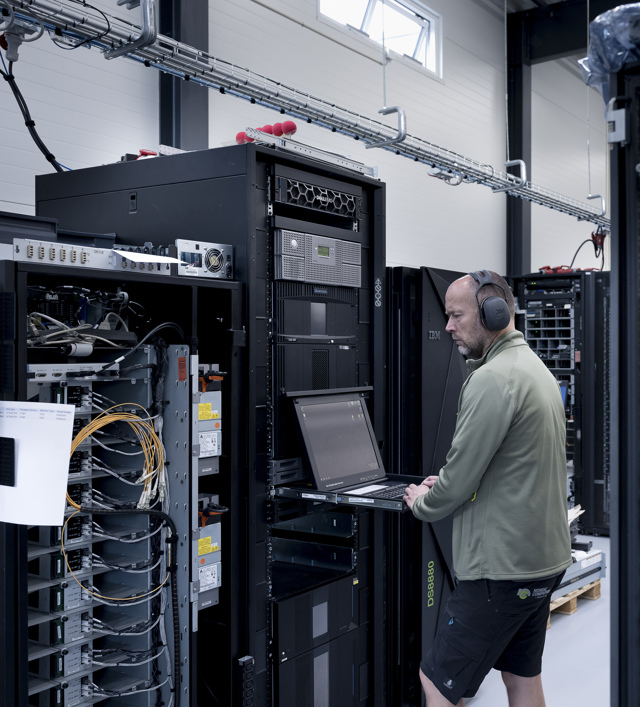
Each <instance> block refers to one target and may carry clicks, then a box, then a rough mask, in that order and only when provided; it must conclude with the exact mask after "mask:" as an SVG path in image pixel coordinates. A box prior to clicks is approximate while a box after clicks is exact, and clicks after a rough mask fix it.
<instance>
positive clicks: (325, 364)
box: [311, 349, 329, 390]
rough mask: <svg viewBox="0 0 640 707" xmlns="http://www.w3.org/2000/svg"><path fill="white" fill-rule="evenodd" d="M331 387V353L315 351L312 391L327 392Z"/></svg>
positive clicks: (313, 355) (322, 350) (312, 354)
mask: <svg viewBox="0 0 640 707" xmlns="http://www.w3.org/2000/svg"><path fill="white" fill-rule="evenodd" d="M328 387H329V352H328V351H327V350H326V349H315V350H314V351H312V352H311V389H312V390H326V389H327V388H328Z"/></svg>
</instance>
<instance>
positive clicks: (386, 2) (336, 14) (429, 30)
mask: <svg viewBox="0 0 640 707" xmlns="http://www.w3.org/2000/svg"><path fill="white" fill-rule="evenodd" d="M319 10H320V13H321V14H322V15H324V16H325V17H328V18H330V19H331V20H333V21H334V22H337V23H339V24H340V25H343V26H344V27H346V28H348V29H352V30H358V31H359V32H361V33H363V34H365V35H366V36H367V37H368V38H369V39H370V40H372V41H374V42H376V43H377V44H380V45H382V44H384V46H385V48H386V49H389V50H391V51H393V52H395V53H396V54H400V55H401V56H404V57H408V58H409V59H412V60H414V61H417V62H419V63H420V64H422V66H424V67H425V68H426V69H428V70H429V71H433V72H434V73H435V74H438V76H440V74H441V71H440V62H439V56H440V52H439V50H438V44H439V42H440V16H439V15H436V14H435V13H434V12H432V11H431V10H429V8H427V7H426V6H425V5H423V4H422V2H420V1H419V0H319Z"/></svg>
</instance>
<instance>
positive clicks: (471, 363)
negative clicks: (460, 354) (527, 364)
mask: <svg viewBox="0 0 640 707" xmlns="http://www.w3.org/2000/svg"><path fill="white" fill-rule="evenodd" d="M522 345H524V346H526V345H527V342H526V341H525V340H524V336H523V335H522V332H520V331H517V330H516V331H509V332H507V333H506V334H503V335H502V336H499V337H498V338H497V339H496V340H495V341H494V342H493V344H491V346H490V347H489V348H488V349H487V350H486V351H485V353H484V356H482V358H470V359H467V369H468V371H469V373H473V372H474V371H477V370H478V368H480V367H481V366H484V364H485V363H487V362H488V361H490V360H491V359H492V358H495V357H496V356H497V355H498V354H499V353H500V352H502V351H504V350H505V349H509V348H511V347H512V346H522Z"/></svg>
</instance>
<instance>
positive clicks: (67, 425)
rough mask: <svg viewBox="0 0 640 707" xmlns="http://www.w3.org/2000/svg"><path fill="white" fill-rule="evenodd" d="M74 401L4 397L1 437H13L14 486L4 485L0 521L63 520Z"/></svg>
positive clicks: (54, 522) (0, 404) (0, 410)
mask: <svg viewBox="0 0 640 707" xmlns="http://www.w3.org/2000/svg"><path fill="white" fill-rule="evenodd" d="M74 415H75V406H74V405H59V404H57V403H26V402H12V401H7V402H4V401H0V436H1V437H12V438H13V439H15V464H16V485H15V486H13V487H10V486H0V521H3V522H5V523H18V524H20V525H62V524H63V523H64V511H65V508H66V505H67V503H66V494H67V477H68V475H69V454H70V453H71V441H72V435H73V418H74Z"/></svg>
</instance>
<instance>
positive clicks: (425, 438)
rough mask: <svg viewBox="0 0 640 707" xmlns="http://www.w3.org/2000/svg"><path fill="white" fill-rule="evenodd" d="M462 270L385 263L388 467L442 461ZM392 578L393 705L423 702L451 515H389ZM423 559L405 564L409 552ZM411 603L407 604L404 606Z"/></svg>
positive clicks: (451, 427) (449, 585) (427, 466)
mask: <svg viewBox="0 0 640 707" xmlns="http://www.w3.org/2000/svg"><path fill="white" fill-rule="evenodd" d="M464 274H465V273H458V272H452V271H448V270H440V269H436V268H427V267H423V268H419V269H418V268H402V267H397V268H389V269H388V271H387V279H388V282H389V302H388V309H389V401H390V402H389V405H390V411H391V414H390V415H389V431H388V434H387V438H388V446H389V448H390V449H391V450H393V453H392V454H391V455H390V461H389V464H390V468H391V469H392V470H393V471H394V472H395V473H402V474H415V475H418V476H423V477H426V476H430V475H432V474H433V475H436V474H438V472H439V470H440V469H441V468H442V466H444V463H445V460H446V455H447V452H448V451H449V449H450V446H451V440H452V439H453V433H454V431H455V423H456V416H457V409H458V397H459V394H460V390H461V388H462V384H463V382H464V380H465V378H466V375H467V370H466V365H465V362H464V358H463V357H462V356H461V355H460V353H459V352H458V350H457V347H456V346H455V345H454V344H453V340H452V339H451V337H450V336H449V335H448V334H447V333H446V331H445V327H446V325H447V317H446V315H445V294H446V291H447V288H448V287H449V285H450V284H451V283H452V282H453V281H454V280H456V279H458V278H459V277H462V276H463V275H464ZM390 523H391V526H392V527H391V543H390V546H391V548H392V558H391V561H392V563H393V565H392V566H393V567H394V571H393V573H392V574H393V576H394V577H396V579H397V581H396V582H395V583H394V585H393V589H394V591H395V596H394V599H392V601H391V604H392V605H393V606H396V607H398V608H397V610H396V611H397V617H396V620H395V621H394V623H393V631H392V632H390V633H389V636H388V641H389V645H390V646H391V647H392V653H393V655H395V656H396V663H395V670H396V674H397V679H396V680H395V686H396V691H395V693H394V694H393V700H392V703H393V704H397V705H407V706H409V705H411V706H412V707H413V706H414V705H419V704H421V685H420V681H419V679H418V669H419V667H420V661H421V658H422V656H423V655H424V654H425V653H426V651H427V650H428V648H429V646H430V644H431V643H432V641H433V640H434V638H435V635H436V631H437V629H438V626H439V622H440V621H441V619H442V608H443V607H444V605H445V604H446V601H447V599H448V597H449V595H450V594H451V592H452V590H453V576H454V575H453V558H452V548H451V533H452V517H449V518H445V519H443V520H441V521H438V522H436V523H421V522H419V521H417V520H416V519H415V518H413V516H401V517H397V518H393V519H390ZM408 556H413V557H420V559H421V561H420V562H419V563H416V562H407V557H408ZM408 607H410V609H408Z"/></svg>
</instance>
